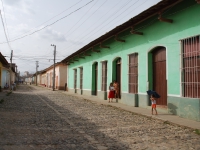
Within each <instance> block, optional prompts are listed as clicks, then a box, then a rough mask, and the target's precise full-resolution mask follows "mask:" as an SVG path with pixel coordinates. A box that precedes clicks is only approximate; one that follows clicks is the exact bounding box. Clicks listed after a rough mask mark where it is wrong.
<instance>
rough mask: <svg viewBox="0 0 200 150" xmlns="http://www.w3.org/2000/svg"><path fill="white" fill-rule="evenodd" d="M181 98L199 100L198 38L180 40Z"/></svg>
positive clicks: (199, 56)
mask: <svg viewBox="0 0 200 150" xmlns="http://www.w3.org/2000/svg"><path fill="white" fill-rule="evenodd" d="M181 44H182V50H181V57H182V67H181V73H182V81H181V85H182V96H183V97H190V98H200V36H195V37H192V38H188V39H184V40H181Z"/></svg>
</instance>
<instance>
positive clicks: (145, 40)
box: [62, 0, 200, 121]
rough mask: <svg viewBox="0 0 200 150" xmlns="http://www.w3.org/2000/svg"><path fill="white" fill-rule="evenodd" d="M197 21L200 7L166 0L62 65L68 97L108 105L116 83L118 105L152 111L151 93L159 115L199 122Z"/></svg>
mask: <svg viewBox="0 0 200 150" xmlns="http://www.w3.org/2000/svg"><path fill="white" fill-rule="evenodd" d="M199 16H200V4H199V1H194V0H182V1H179V0H177V1H174V0H163V1H161V2H159V3H158V4H156V5H154V6H152V7H151V8H149V9H147V10H145V11H144V12H142V13H141V14H139V15H137V16H135V17H133V18H131V19H130V20H129V21H127V22H125V23H124V24H122V25H120V26H117V27H116V28H114V29H113V30H111V31H109V32H107V33H106V34H105V35H102V36H101V37H99V38H98V39H95V40H94V41H92V42H90V43H89V44H87V45H85V46H84V47H83V48H81V49H79V50H78V51H76V52H75V53H73V54H71V55H70V56H68V57H66V58H65V59H64V60H63V61H62V62H64V63H68V64H69V66H68V81H67V83H68V90H69V92H72V93H77V94H83V95H94V96H97V97H99V98H100V99H102V100H106V99H107V95H108V94H107V93H108V86H109V84H110V82H112V81H113V80H117V82H118V83H119V85H120V86H119V89H120V95H119V96H120V100H119V102H120V103H124V104H127V105H131V106H135V107H143V108H148V107H149V106H150V105H151V104H150V100H149V96H148V95H147V93H146V91H147V90H149V89H151V90H155V91H157V92H158V93H159V94H160V95H161V98H159V99H157V105H158V107H160V108H161V109H163V110H166V111H167V112H168V113H171V114H175V115H178V116H181V117H184V118H188V119H192V120H196V121H200V19H198V18H199ZM133 109H134V107H133Z"/></svg>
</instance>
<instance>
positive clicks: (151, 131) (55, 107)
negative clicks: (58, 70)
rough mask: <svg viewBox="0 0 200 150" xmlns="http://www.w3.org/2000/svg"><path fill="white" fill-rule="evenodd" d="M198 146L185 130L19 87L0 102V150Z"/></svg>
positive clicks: (197, 138) (56, 93)
mask: <svg viewBox="0 0 200 150" xmlns="http://www.w3.org/2000/svg"><path fill="white" fill-rule="evenodd" d="M40 149H42V150H43V149H45V150H52V149H58V150H68V149H70V150H72V149H76V150H79V149H80V150H83V149H87V150H93V149H95V150H96V149H100V150H104V149H108V150H114V149H118V150H123V149H124V150H129V149H134V150H135V149H147V150H148V149H149V150H151V149H153V150H154V149H158V150H165V149H170V150H172V149H185V150H190V149H195V150H198V149H200V136H199V135H197V134H194V133H193V132H192V131H191V130H190V129H186V128H183V127H179V126H175V125H170V124H168V123H164V122H162V121H159V120H154V119H151V118H148V117H144V116H139V115H136V114H133V113H130V112H127V111H124V110H121V109H117V108H114V107H110V106H105V105H99V104H96V103H93V102H91V101H87V100H83V99H78V98H76V97H72V96H67V95H66V94H63V93H62V92H59V91H51V90H48V89H45V88H42V87H36V86H28V85H20V86H19V87H18V89H17V91H14V93H12V94H10V95H9V96H6V97H5V99H4V102H3V103H2V104H0V150H40Z"/></svg>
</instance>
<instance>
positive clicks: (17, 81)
mask: <svg viewBox="0 0 200 150" xmlns="http://www.w3.org/2000/svg"><path fill="white" fill-rule="evenodd" d="M15 67H16V75H17V83H18V74H17V65H16V66H15ZM15 81H16V80H15Z"/></svg>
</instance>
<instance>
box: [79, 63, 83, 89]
mask: <svg viewBox="0 0 200 150" xmlns="http://www.w3.org/2000/svg"><path fill="white" fill-rule="evenodd" d="M80 89H81V90H82V89H83V68H82V67H81V68H80Z"/></svg>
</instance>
